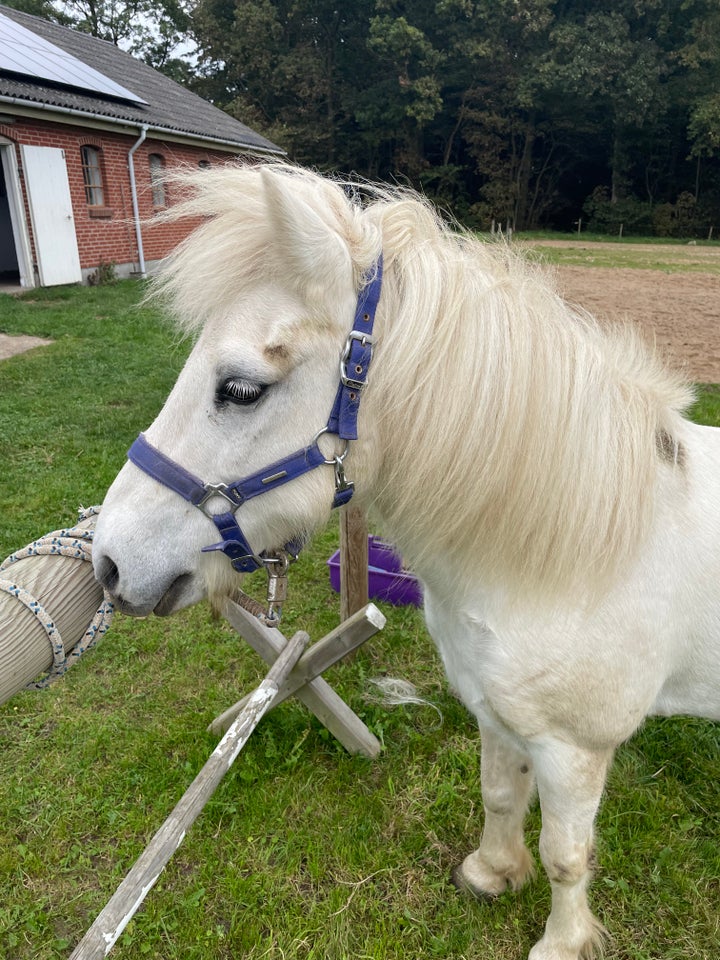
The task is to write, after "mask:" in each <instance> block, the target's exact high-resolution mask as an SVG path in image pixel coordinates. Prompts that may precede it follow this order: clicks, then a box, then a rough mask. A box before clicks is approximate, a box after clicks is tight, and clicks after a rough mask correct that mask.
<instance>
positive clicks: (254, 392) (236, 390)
mask: <svg viewBox="0 0 720 960" xmlns="http://www.w3.org/2000/svg"><path fill="white" fill-rule="evenodd" d="M265 389H266V387H265V385H264V384H262V383H254V382H253V381H252V380H242V379H241V378H240V377H228V379H227V380H224V381H223V382H222V384H221V385H220V386H219V387H218V391H217V396H216V401H217V402H218V403H227V402H230V403H237V404H240V406H248V405H249V404H251V403H255V401H256V400H259V399H260V397H261V396H262V395H263V393H264V392H265Z"/></svg>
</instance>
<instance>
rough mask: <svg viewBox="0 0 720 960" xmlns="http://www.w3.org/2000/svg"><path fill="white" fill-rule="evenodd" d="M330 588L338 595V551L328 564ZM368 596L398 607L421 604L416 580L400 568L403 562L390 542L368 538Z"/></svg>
mask: <svg viewBox="0 0 720 960" xmlns="http://www.w3.org/2000/svg"><path fill="white" fill-rule="evenodd" d="M327 564H328V567H329V568H330V586H331V587H332V588H333V590H335V592H336V593H339V592H340V551H339V550H336V551H335V553H334V554H333V555H332V556H331V557H330V559H329V560H328V561H327ZM368 595H369V597H370V599H371V600H385V601H387V602H388V603H392V604H394V606H396V607H399V606H402V605H403V604H413V605H414V606H416V607H419V606H421V605H422V590H421V588H420V584H419V583H418V580H417V578H416V577H414V576H413V575H412V573H409V572H408V571H407V570H405V569H403V565H402V560H401V559H400V557H399V556H398V555H397V553H395V551H394V550H393V548H392V547H391V546H390V544H389V543H385V542H384V541H383V540H380V539H379V538H378V537H368Z"/></svg>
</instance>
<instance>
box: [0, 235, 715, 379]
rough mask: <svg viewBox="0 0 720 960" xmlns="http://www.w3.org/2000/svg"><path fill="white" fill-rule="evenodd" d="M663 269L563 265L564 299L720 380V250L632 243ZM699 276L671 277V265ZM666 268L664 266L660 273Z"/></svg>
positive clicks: (8, 348)
mask: <svg viewBox="0 0 720 960" xmlns="http://www.w3.org/2000/svg"><path fill="white" fill-rule="evenodd" d="M547 243H548V245H552V246H563V247H570V246H576V249H578V248H579V249H581V250H587V254H588V255H587V259H588V261H590V262H591V261H592V260H593V258H594V254H595V253H597V252H599V251H600V250H602V249H603V248H605V249H607V247H608V245H607V244H594V243H586V242H584V241H583V242H578V244H577V245H573V244H570V243H568V242H567V241H547ZM633 255H634V256H636V257H637V256H639V257H640V258H642V256H644V255H646V256H647V258H648V263H651V264H652V265H653V266H656V265H657V266H659V267H660V269H634V268H626V267H602V266H587V267H584V266H559V267H554V268H552V269H553V270H555V271H556V276H557V279H558V284H559V287H560V291H561V293H562V295H563V296H564V297H565V298H566V299H567V300H570V301H571V302H572V303H576V304H579V305H580V306H582V307H584V308H585V309H586V310H589V311H590V312H591V313H594V314H595V315H596V316H598V317H601V318H603V319H607V320H621V321H630V322H632V323H637V324H638V325H639V326H640V327H641V328H642V329H643V330H644V331H645V332H646V334H647V336H648V338H649V339H650V341H651V342H654V343H655V344H656V345H657V348H658V349H659V350H660V351H661V353H662V354H663V355H664V356H665V357H666V358H667V360H668V361H669V362H670V363H671V364H672V365H673V366H677V367H679V368H680V369H681V370H683V371H684V372H685V373H686V374H687V375H688V376H689V377H690V378H691V379H692V380H695V381H698V382H700V383H720V275H718V274H712V273H709V272H707V273H705V272H702V271H703V269H704V267H707V268H709V269H713V268H714V269H716V270H717V269H718V268H719V267H720V248H717V247H695V246H691V245H684V246H677V247H676V246H660V247H658V246H652V245H648V246H647V247H645V246H640V245H637V246H635V245H634V246H633ZM680 264H682V265H683V266H686V267H688V266H689V267H690V268H691V269H693V270H695V271H697V272H687V273H683V272H675V273H669V272H667V268H668V267H671V266H672V265H680ZM663 268H664V269H663ZM50 342H51V341H49V340H39V339H38V338H36V337H10V336H7V335H6V334H0V360H2V359H4V358H6V357H10V356H12V355H13V354H15V353H21V352H23V351H24V350H30V349H32V348H34V347H38V346H43V345H45V344H47V343H50Z"/></svg>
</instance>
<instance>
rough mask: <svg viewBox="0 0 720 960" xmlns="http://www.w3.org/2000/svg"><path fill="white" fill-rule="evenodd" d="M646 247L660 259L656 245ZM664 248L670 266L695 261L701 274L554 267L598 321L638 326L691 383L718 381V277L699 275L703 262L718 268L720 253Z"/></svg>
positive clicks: (567, 291)
mask: <svg viewBox="0 0 720 960" xmlns="http://www.w3.org/2000/svg"><path fill="white" fill-rule="evenodd" d="M553 243H554V242H553ZM563 246H567V244H566V243H564V244H563ZM585 246H587V247H588V248H589V249H590V250H591V251H592V248H593V247H594V245H593V244H585ZM598 246H599V247H601V246H603V245H602V244H598ZM633 249H636V248H633ZM643 249H645V248H643ZM646 249H647V250H648V251H649V255H652V256H653V257H654V258H657V256H658V247H654V248H653V247H650V246H648V247H647V248H646ZM660 249H661V250H662V254H661V256H662V257H663V258H664V259H665V260H666V263H667V264H671V263H684V264H687V263H688V262H692V263H693V266H694V268H695V269H696V270H698V268H699V272H693V273H681V272H678V273H668V272H666V271H665V270H648V269H632V268H625V267H580V266H560V267H555V268H554V269H555V270H556V275H557V279H558V284H559V287H560V291H561V293H562V295H563V296H564V297H565V298H566V299H567V300H569V301H570V302H572V303H576V304H579V305H580V306H582V307H584V308H585V309H586V310H589V311H590V312H591V313H594V314H595V315H596V316H598V317H601V318H603V319H609V320H621V321H628V320H629V321H630V322H632V323H636V324H638V325H639V326H640V327H641V329H643V330H644V331H645V333H646V334H647V336H648V338H649V339H650V341H651V342H654V343H655V344H656V345H657V348H658V350H659V351H660V352H661V354H662V355H663V356H665V357H666V359H667V360H668V362H669V363H670V364H671V365H672V366H675V367H677V368H679V369H681V370H682V371H684V372H685V373H686V374H687V376H689V377H690V378H691V379H692V380H695V381H697V382H699V383H720V276H718V275H717V274H711V273H703V272H701V271H702V265H703V264H707V265H708V266H711V267H714V268H715V269H717V267H718V265H720V249H718V248H717V247H688V246H683V247H662V248H660ZM639 252H640V251H639ZM674 254H676V258H675V256H674Z"/></svg>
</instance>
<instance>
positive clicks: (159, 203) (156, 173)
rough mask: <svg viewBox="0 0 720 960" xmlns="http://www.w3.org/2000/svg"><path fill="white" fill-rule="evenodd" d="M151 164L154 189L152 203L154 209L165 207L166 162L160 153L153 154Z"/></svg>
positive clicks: (151, 179) (151, 183) (151, 184)
mask: <svg viewBox="0 0 720 960" xmlns="http://www.w3.org/2000/svg"><path fill="white" fill-rule="evenodd" d="M148 160H149V163H150V187H151V188H152V202H153V206H154V207H164V206H165V181H164V179H163V177H164V171H165V160H164V158H163V157H162V155H161V154H159V153H151V154H150V156H149V158H148Z"/></svg>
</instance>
